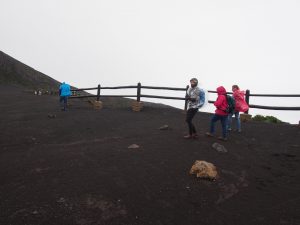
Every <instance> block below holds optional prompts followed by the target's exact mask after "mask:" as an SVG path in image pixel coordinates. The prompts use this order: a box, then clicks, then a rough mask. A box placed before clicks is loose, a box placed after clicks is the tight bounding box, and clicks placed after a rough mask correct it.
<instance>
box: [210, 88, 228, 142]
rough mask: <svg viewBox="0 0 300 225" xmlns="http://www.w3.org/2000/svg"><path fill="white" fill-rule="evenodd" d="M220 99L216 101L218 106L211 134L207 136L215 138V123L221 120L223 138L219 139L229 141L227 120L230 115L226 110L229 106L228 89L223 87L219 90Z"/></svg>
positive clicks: (211, 124)
mask: <svg viewBox="0 0 300 225" xmlns="http://www.w3.org/2000/svg"><path fill="white" fill-rule="evenodd" d="M217 93H218V98H217V100H216V101H215V103H214V105H215V106H216V108H217V109H216V111H215V114H214V115H213V116H212V118H211V121H210V132H207V133H206V135H207V136H209V137H213V136H214V133H215V123H216V122H217V121H218V120H220V121H221V124H222V137H219V139H220V140H223V141H226V140H227V119H228V113H227V112H226V108H227V106H228V103H227V97H226V89H225V88H224V87H223V86H220V87H218V88H217Z"/></svg>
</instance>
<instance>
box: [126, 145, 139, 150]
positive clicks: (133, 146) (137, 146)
mask: <svg viewBox="0 0 300 225" xmlns="http://www.w3.org/2000/svg"><path fill="white" fill-rule="evenodd" d="M128 148H129V149H137V148H140V146H139V145H137V144H132V145H129V146H128Z"/></svg>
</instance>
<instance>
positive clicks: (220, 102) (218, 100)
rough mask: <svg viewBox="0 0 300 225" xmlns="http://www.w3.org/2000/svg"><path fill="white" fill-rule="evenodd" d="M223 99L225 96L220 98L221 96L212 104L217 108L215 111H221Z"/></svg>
mask: <svg viewBox="0 0 300 225" xmlns="http://www.w3.org/2000/svg"><path fill="white" fill-rule="evenodd" d="M224 98H225V95H224V96H222V95H219V96H218V98H217V100H216V101H215V103H214V105H215V106H216V107H217V109H221V110H223V109H222V108H221V107H222V104H223V101H224Z"/></svg>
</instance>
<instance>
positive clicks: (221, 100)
mask: <svg viewBox="0 0 300 225" xmlns="http://www.w3.org/2000/svg"><path fill="white" fill-rule="evenodd" d="M217 93H218V98H217V100H216V101H215V103H214V105H215V106H216V108H217V109H216V111H215V113H216V114H217V115H220V116H227V115H228V113H227V112H226V108H227V105H228V103H227V99H226V89H225V88H224V87H223V86H220V87H218V88H217Z"/></svg>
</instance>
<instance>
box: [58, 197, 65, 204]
mask: <svg viewBox="0 0 300 225" xmlns="http://www.w3.org/2000/svg"><path fill="white" fill-rule="evenodd" d="M57 202H59V203H64V202H66V200H65V199H64V198H60V199H59V200H57Z"/></svg>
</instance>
